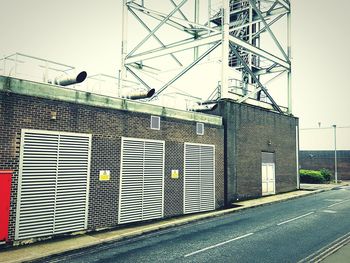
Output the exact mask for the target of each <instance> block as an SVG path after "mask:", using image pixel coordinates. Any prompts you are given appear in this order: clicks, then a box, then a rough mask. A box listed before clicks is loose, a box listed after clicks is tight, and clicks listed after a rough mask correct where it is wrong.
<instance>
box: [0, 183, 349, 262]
mask: <svg viewBox="0 0 350 263" xmlns="http://www.w3.org/2000/svg"><path fill="white" fill-rule="evenodd" d="M342 185H348V183H342V184H338V185H335V184H327V185H309V184H302V185H301V190H298V191H293V192H289V193H284V194H279V195H273V196H267V197H262V198H259V199H253V200H247V201H241V202H237V203H235V205H239V207H235V208H230V209H225V210H219V211H213V212H208V213H201V214H195V215H188V216H181V217H177V218H171V219H165V220H162V221H158V222H153V223H147V224H143V225H141V226H131V227H124V228H121V229H117V230H110V231H102V232H91V233H86V234H81V235H76V236H67V237H66V238H63V239H62V238H60V239H52V240H49V241H42V242H38V243H35V244H30V245H24V246H19V247H12V248H7V249H0V262H7V263H10V262H25V261H30V260H35V259H40V258H44V257H49V256H52V255H56V254H60V253H63V252H67V251H72V250H77V249H82V248H87V247H91V246H94V245H100V244H102V243H105V242H111V241H118V240H122V239H126V238H130V237H135V236H139V235H142V234H145V233H150V232H153V231H157V230H160V229H165V228H170V227H173V226H178V225H183V224H187V223H191V222H195V221H198V220H202V219H206V218H212V217H217V216H221V215H224V214H228V213H233V212H236V211H241V210H244V209H248V208H252V207H257V206H262V205H267V204H271V203H275V202H282V201H285V200H289V199H294V198H299V197H303V196H307V195H311V194H316V193H320V192H323V191H327V190H331V189H332V188H335V187H338V186H342Z"/></svg>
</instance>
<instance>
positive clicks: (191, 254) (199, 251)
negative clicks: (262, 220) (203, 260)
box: [184, 233, 254, 258]
mask: <svg viewBox="0 0 350 263" xmlns="http://www.w3.org/2000/svg"><path fill="white" fill-rule="evenodd" d="M253 234H254V233H249V234H246V235H244V236H239V237H235V238H232V239H230V240H227V241H224V242H221V243H218V244H216V245H212V246H210V247H206V248H202V249H200V250H197V251H194V252H192V253H189V254H187V255H185V256H184V257H185V258H187V257H189V256H193V255H195V254H198V253H201V252H203V251H206V250H209V249H212V248H216V247H219V246H222V245H225V244H227V243H230V242H232V241H235V240H239V239H242V238H245V237H249V236H251V235H253Z"/></svg>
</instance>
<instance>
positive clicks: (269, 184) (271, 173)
mask: <svg viewBox="0 0 350 263" xmlns="http://www.w3.org/2000/svg"><path fill="white" fill-rule="evenodd" d="M261 174H262V195H272V194H275V164H274V163H263V164H262V168H261Z"/></svg>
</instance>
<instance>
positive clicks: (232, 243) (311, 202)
mask: <svg viewBox="0 0 350 263" xmlns="http://www.w3.org/2000/svg"><path fill="white" fill-rule="evenodd" d="M349 219H350V187H342V188H340V189H337V190H332V191H327V192H323V193H319V194H315V195H311V196H307V197H303V198H298V199H293V200H289V201H285V202H281V203H275V204H271V205H267V206H261V207H256V208H252V209H248V210H243V211H241V212H238V213H233V214H228V215H224V216H221V217H217V218H212V219H208V220H204V221H199V222H196V223H191V224H188V225H185V226H180V227H176V228H171V229H168V230H164V231H159V232H156V233H152V234H148V235H144V236H142V237H138V238H133V239H130V240H127V241H122V242H114V243H110V244H104V245H101V246H98V247H94V248H90V249H86V250H82V251H79V252H75V253H70V254H66V255H63V256H56V257H53V258H50V259H49V261H50V262H63V261H67V262H215V263H218V262H298V261H300V260H302V259H304V258H306V257H307V256H309V255H310V254H312V253H314V252H315V251H318V250H319V249H321V248H322V247H324V246H326V245H327V244H329V243H331V242H333V241H334V240H336V239H337V238H339V237H341V236H343V235H344V234H347V233H348V232H350V220H349ZM46 261H48V260H46Z"/></svg>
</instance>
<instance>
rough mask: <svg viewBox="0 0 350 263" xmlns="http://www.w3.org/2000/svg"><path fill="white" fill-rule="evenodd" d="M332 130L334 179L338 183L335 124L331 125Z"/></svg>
mask: <svg viewBox="0 0 350 263" xmlns="http://www.w3.org/2000/svg"><path fill="white" fill-rule="evenodd" d="M333 131H334V180H335V183H336V184H337V183H338V169H337V125H335V124H334V125H333Z"/></svg>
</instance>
